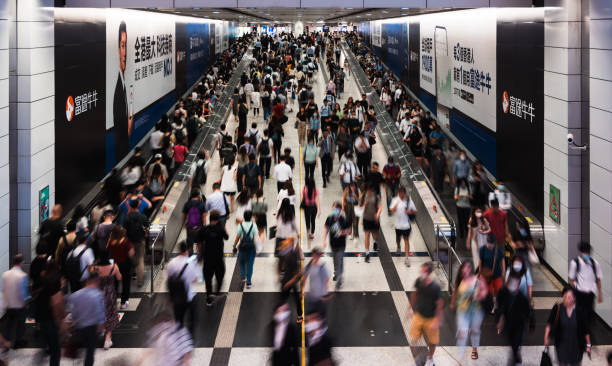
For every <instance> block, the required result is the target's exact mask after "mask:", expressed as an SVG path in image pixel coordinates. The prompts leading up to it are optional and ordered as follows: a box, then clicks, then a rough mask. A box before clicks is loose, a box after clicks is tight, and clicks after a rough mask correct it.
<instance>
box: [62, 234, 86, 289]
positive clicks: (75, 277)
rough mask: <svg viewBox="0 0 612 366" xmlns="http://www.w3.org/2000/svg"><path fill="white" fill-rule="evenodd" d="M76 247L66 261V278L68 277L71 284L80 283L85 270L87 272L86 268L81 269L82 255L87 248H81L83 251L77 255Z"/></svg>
mask: <svg viewBox="0 0 612 366" xmlns="http://www.w3.org/2000/svg"><path fill="white" fill-rule="evenodd" d="M75 240H76V239H75ZM74 248H75V249H73V250H72V255H68V256H67V258H66V263H65V264H64V273H65V274H66V278H68V280H69V281H70V283H71V284H74V283H79V282H80V281H81V276H82V275H83V272H85V269H86V268H83V269H81V257H82V256H83V253H85V251H86V250H87V248H84V249H83V250H81V252H80V253H79V254H78V255H77V256H75V255H74V250H76V246H75V247H74Z"/></svg>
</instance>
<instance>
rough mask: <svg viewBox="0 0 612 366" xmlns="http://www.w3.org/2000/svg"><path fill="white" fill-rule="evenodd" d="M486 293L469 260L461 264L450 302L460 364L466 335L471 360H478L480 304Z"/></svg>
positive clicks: (481, 279)
mask: <svg viewBox="0 0 612 366" xmlns="http://www.w3.org/2000/svg"><path fill="white" fill-rule="evenodd" d="M487 293H488V289H487V283H486V282H485V280H484V279H483V278H482V277H481V276H477V275H476V274H475V273H474V263H473V262H472V261H470V260H469V259H468V260H466V261H464V262H463V263H461V266H459V270H458V275H457V279H456V280H455V291H453V296H452V298H451V302H450V309H451V311H453V310H457V347H459V353H458V355H457V359H458V360H459V361H460V362H463V356H464V353H465V346H466V345H467V342H468V335H469V336H470V340H471V342H472V355H471V358H472V360H477V359H478V346H479V345H480V327H481V325H482V320H483V319H484V311H483V310H482V306H481V305H480V302H481V301H482V300H484V299H485V298H486V296H487Z"/></svg>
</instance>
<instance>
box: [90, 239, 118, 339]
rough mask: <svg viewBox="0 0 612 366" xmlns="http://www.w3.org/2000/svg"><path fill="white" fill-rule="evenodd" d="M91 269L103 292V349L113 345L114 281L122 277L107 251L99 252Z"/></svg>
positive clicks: (115, 315) (115, 326)
mask: <svg viewBox="0 0 612 366" xmlns="http://www.w3.org/2000/svg"><path fill="white" fill-rule="evenodd" d="M93 271H94V272H96V273H97V274H98V276H99V279H98V281H99V283H100V290H101V291H102V293H103V294H104V312H105V314H106V320H105V321H104V331H105V332H106V334H105V337H104V349H106V350H107V349H109V348H111V347H112V346H113V340H112V338H111V337H112V332H113V330H114V329H115V328H117V327H118V326H119V317H118V314H117V292H116V288H115V281H121V279H122V277H121V272H120V271H119V268H118V267H117V265H116V264H115V263H111V262H110V261H109V258H108V252H107V251H103V252H101V253H100V258H99V259H98V264H97V265H96V266H94V267H93Z"/></svg>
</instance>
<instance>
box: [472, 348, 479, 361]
mask: <svg viewBox="0 0 612 366" xmlns="http://www.w3.org/2000/svg"><path fill="white" fill-rule="evenodd" d="M477 359H478V351H476V350H472V360H477Z"/></svg>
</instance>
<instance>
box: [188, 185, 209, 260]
mask: <svg viewBox="0 0 612 366" xmlns="http://www.w3.org/2000/svg"><path fill="white" fill-rule="evenodd" d="M205 214H206V206H205V205H204V202H203V201H202V194H201V193H200V188H198V187H195V188H192V189H191V193H190V195H189V201H187V202H185V205H183V225H184V226H185V231H186V234H187V237H186V240H187V247H188V248H189V251H190V252H193V247H194V245H197V244H199V241H198V240H199V237H200V231H201V230H202V227H203V226H204V218H205V217H206V216H205Z"/></svg>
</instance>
